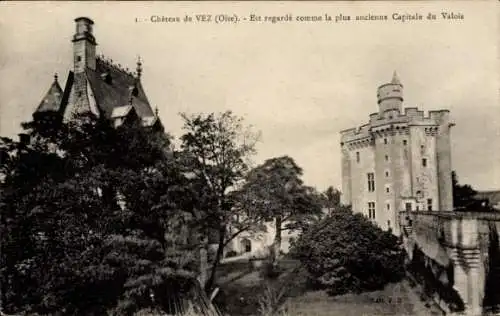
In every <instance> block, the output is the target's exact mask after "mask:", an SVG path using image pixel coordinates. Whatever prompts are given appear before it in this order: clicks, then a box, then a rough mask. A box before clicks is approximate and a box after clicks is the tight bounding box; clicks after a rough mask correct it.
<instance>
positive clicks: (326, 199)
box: [321, 186, 341, 214]
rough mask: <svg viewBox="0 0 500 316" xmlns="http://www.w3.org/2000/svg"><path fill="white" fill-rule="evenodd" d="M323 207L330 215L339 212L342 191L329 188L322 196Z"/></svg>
mask: <svg viewBox="0 0 500 316" xmlns="http://www.w3.org/2000/svg"><path fill="white" fill-rule="evenodd" d="M321 197H322V204H323V207H324V208H326V209H327V210H328V214H331V213H332V212H333V211H335V210H338V209H339V208H340V207H341V205H340V191H339V190H337V189H335V188H334V187H332V186H329V187H328V188H327V189H326V190H325V192H323V193H322V194H321Z"/></svg>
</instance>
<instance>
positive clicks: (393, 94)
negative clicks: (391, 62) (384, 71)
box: [377, 72, 403, 113]
mask: <svg viewBox="0 0 500 316" xmlns="http://www.w3.org/2000/svg"><path fill="white" fill-rule="evenodd" d="M377 101H378V105H379V109H380V112H381V113H383V112H385V111H387V110H399V111H400V112H401V109H402V106H403V85H402V84H401V82H400V81H399V78H398V75H397V74H396V72H394V74H393V76H392V80H391V82H390V83H386V84H383V85H381V86H380V87H378V90H377Z"/></svg>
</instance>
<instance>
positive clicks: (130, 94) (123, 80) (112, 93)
mask: <svg viewBox="0 0 500 316" xmlns="http://www.w3.org/2000/svg"><path fill="white" fill-rule="evenodd" d="M85 72H86V75H87V79H88V82H89V84H90V87H91V89H92V92H93V93H94V96H95V100H96V103H97V106H98V108H99V109H100V111H101V112H102V113H103V114H104V116H105V117H107V118H111V117H112V115H113V112H114V110H115V108H119V107H123V106H126V105H132V106H133V107H134V109H135V111H136V112H137V115H139V117H141V118H146V117H155V113H154V112H153V109H152V108H151V106H150V105H149V101H148V99H147V97H146V94H145V93H144V89H143V88H142V85H141V82H140V80H139V79H138V78H136V77H134V76H133V75H132V74H131V73H129V72H126V71H125V70H123V69H120V68H118V67H117V66H115V65H113V64H111V63H110V62H107V61H104V60H102V59H101V58H96V70H92V69H90V68H87V69H86V71H85ZM134 90H135V93H134ZM115 113H116V112H115Z"/></svg>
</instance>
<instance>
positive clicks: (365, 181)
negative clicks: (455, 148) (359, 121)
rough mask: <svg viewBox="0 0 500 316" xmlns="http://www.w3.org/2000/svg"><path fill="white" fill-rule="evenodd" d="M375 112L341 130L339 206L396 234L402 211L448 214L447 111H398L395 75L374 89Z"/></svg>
mask: <svg viewBox="0 0 500 316" xmlns="http://www.w3.org/2000/svg"><path fill="white" fill-rule="evenodd" d="M377 100H378V112H376V113H372V114H370V117H369V121H368V123H366V124H364V125H362V126H360V127H356V128H351V129H347V130H344V131H341V143H340V145H341V150H342V192H343V194H342V203H343V204H347V205H351V206H352V209H353V211H355V212H361V213H363V214H365V215H366V216H367V217H368V218H370V219H371V220H372V221H374V222H375V223H377V224H378V225H379V226H380V227H381V228H383V229H392V230H393V232H394V233H395V234H396V235H399V234H400V231H399V227H398V226H399V225H398V223H399V221H398V214H399V212H400V211H402V210H428V211H430V210H452V207H453V205H452V204H453V201H452V199H453V195H452V181H451V171H452V169H451V153H450V150H451V147H450V128H451V126H453V123H451V121H450V117H449V111H448V110H438V111H430V112H429V115H428V116H425V115H424V112H423V111H419V110H418V109H417V108H405V109H404V111H403V85H402V84H401V82H400V80H399V78H398V76H397V74H396V72H394V75H393V78H392V80H391V82H390V83H386V84H383V85H381V86H380V87H378V91H377Z"/></svg>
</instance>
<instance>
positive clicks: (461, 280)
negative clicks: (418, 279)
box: [400, 211, 500, 315]
mask: <svg viewBox="0 0 500 316" xmlns="http://www.w3.org/2000/svg"><path fill="white" fill-rule="evenodd" d="M400 224H401V227H402V230H403V234H402V235H403V244H404V247H405V249H406V252H407V253H408V256H409V259H410V260H412V259H413V258H411V257H412V255H413V253H414V251H415V249H416V248H418V249H419V250H421V252H422V253H423V254H424V255H425V256H426V257H427V258H428V259H429V261H432V262H434V263H436V264H437V266H436V267H437V268H436V270H440V269H448V268H449V267H451V268H452V271H453V278H452V279H453V283H452V284H449V285H450V286H452V287H453V289H454V290H456V292H457V293H458V294H459V295H460V297H461V298H462V300H463V303H464V306H465V309H466V314H468V315H481V314H482V313H483V312H484V309H485V308H486V307H487V306H486V305H492V304H499V303H500V300H499V299H497V298H496V296H495V297H493V296H494V295H495V293H492V291H489V290H490V288H491V286H492V284H493V285H494V284H496V283H498V281H499V280H500V274H499V273H498V271H497V270H499V271H500V262H499V260H497V259H495V260H494V258H500V249H499V247H498V231H499V229H500V213H482V212H477V213H475V212H439V211H433V212H401V213H400ZM495 240H496V243H495V242H494V241H495ZM443 284H445V285H446V282H444V283H443ZM493 292H494V291H493ZM487 293H492V294H488V295H486V294H487ZM492 295H493V296H492Z"/></svg>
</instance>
